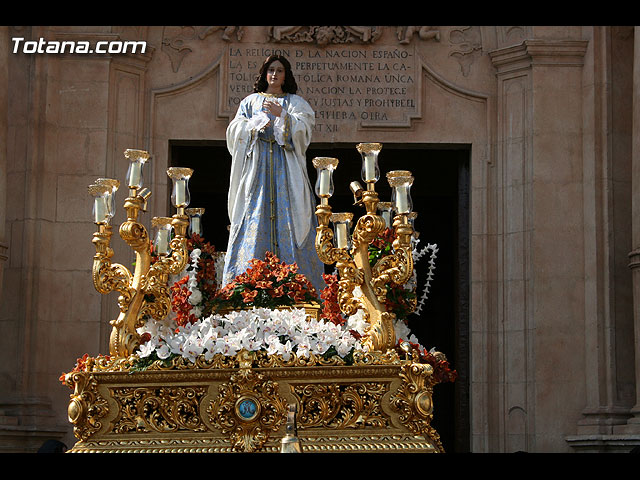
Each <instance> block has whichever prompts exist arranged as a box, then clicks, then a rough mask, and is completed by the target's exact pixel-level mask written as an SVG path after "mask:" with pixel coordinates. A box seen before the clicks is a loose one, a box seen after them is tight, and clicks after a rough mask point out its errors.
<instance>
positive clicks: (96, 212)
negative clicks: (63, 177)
mask: <svg viewBox="0 0 640 480" xmlns="http://www.w3.org/2000/svg"><path fill="white" fill-rule="evenodd" d="M110 194H111V188H110V187H108V186H107V185H89V195H91V196H92V197H93V221H94V223H96V224H97V225H108V224H109V219H110V218H111V217H110V216H109V202H110V200H109V195H110Z"/></svg>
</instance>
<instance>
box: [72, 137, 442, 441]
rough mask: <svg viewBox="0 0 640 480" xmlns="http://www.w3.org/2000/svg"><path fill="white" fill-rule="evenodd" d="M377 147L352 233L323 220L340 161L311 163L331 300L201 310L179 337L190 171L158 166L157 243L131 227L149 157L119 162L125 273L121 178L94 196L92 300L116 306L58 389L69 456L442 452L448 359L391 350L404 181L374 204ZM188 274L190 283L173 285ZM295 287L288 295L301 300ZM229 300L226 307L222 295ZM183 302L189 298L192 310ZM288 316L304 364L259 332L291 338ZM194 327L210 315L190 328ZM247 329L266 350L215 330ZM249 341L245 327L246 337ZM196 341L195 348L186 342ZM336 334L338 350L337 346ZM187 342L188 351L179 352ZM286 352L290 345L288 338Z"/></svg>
mask: <svg viewBox="0 0 640 480" xmlns="http://www.w3.org/2000/svg"><path fill="white" fill-rule="evenodd" d="M381 148H382V145H381V144H379V143H363V144H358V145H357V149H358V151H359V152H360V154H361V157H362V180H363V181H364V182H365V186H364V187H362V186H361V185H360V183H359V182H356V181H354V182H352V183H351V185H350V188H351V191H352V193H353V196H354V201H355V204H356V205H358V206H360V207H363V208H364V210H365V212H364V214H363V215H362V216H361V217H360V218H359V219H358V220H357V222H355V225H354V227H353V231H352V232H351V224H352V220H353V214H352V213H333V212H332V209H331V206H330V205H329V199H330V197H331V196H332V194H333V174H334V171H335V170H336V168H337V166H338V159H335V158H328V157H318V158H315V159H314V160H313V164H314V166H315V167H316V169H317V181H316V186H315V191H316V194H317V196H318V197H319V199H320V203H319V204H318V205H317V208H316V212H315V214H316V217H317V219H318V227H317V232H316V251H317V254H318V256H319V258H320V259H321V260H322V262H324V263H325V264H328V265H334V264H335V268H336V271H337V275H335V276H334V278H336V281H335V282H334V283H333V284H332V286H331V287H332V290H331V291H332V292H333V295H327V296H325V295H323V296H322V299H319V298H318V299H317V300H308V297H305V299H306V300H305V301H301V300H300V298H302V297H297V296H295V297H293V296H292V295H293V294H288V295H284V296H283V297H282V298H283V299H288V302H285V303H284V304H283V305H282V306H277V307H273V308H272V309H265V308H262V309H260V308H256V306H255V305H257V303H254V304H252V303H250V302H248V303H247V306H246V307H244V308H238V307H235V308H229V306H228V304H227V306H226V307H225V308H222V305H223V303H219V304H217V307H216V306H215V302H214V303H213V305H214V307H213V308H210V309H209V310H206V311H204V312H203V311H201V310H199V311H198V315H192V316H191V317H190V319H191V320H190V321H188V322H186V323H185V322H183V323H182V324H180V325H178V326H177V325H175V324H172V323H171V322H172V320H171V315H172V307H175V303H176V302H177V298H176V295H177V294H176V293H175V292H176V291H177V290H175V285H178V284H182V285H186V284H187V283H188V280H189V279H190V280H191V281H194V282H195V280H194V278H195V273H194V270H193V268H195V267H193V268H191V267H190V265H192V264H193V259H194V258H196V257H194V255H196V254H197V253H200V250H199V249H197V250H196V249H195V248H194V246H193V243H192V242H191V240H190V237H191V238H198V239H199V240H201V239H200V237H199V236H198V233H199V232H200V230H199V222H200V221H201V217H202V214H203V210H202V209H194V208H191V209H189V208H187V207H188V206H189V203H190V194H189V188H188V183H189V179H190V177H191V175H192V173H193V171H192V170H191V169H189V168H177V167H173V168H169V169H168V171H167V175H168V176H169V177H170V178H171V180H172V182H173V188H172V194H171V200H172V204H173V206H174V208H175V210H176V213H175V214H174V215H173V216H172V217H154V218H153V219H152V222H151V224H152V226H153V227H154V229H155V235H154V236H153V238H151V236H150V235H149V233H148V231H147V229H146V228H145V226H144V225H143V224H142V222H141V219H140V216H141V214H143V213H144V212H146V210H147V200H148V197H149V195H150V192H149V190H148V189H147V188H145V187H144V186H143V181H142V177H143V176H142V172H143V167H144V165H145V163H146V162H148V161H149V159H150V156H149V154H148V153H147V152H146V151H142V150H127V151H126V152H125V154H124V156H125V158H126V159H127V160H128V161H129V169H128V173H127V185H126V186H127V188H128V196H127V198H126V199H125V201H124V209H125V211H126V215H127V219H126V220H125V221H124V222H123V223H122V224H121V225H120V228H119V234H120V237H121V238H122V239H123V240H124V241H125V242H126V243H127V244H128V245H129V246H130V247H131V249H132V250H133V251H134V252H135V269H134V271H133V272H132V271H131V270H130V269H129V268H127V267H126V266H124V265H123V264H118V263H114V262H113V261H112V260H113V254H114V252H113V249H112V248H111V240H112V234H113V231H112V226H111V225H110V222H111V220H112V218H113V216H114V212H115V201H114V199H115V193H116V191H117V190H118V188H119V181H117V180H115V179H98V180H97V181H96V182H95V184H93V185H91V186H89V193H90V194H91V195H92V196H93V198H94V206H93V212H94V221H95V223H96V224H97V225H98V231H96V232H95V233H94V235H93V243H94V245H95V250H96V253H95V256H94V260H93V283H94V286H95V288H96V290H97V291H98V292H100V293H101V294H110V293H112V292H116V293H117V294H118V299H117V303H118V308H119V315H118V317H117V318H116V319H114V320H112V321H111V325H112V331H111V336H110V340H109V354H108V355H98V356H96V357H89V356H88V355H87V354H85V355H84V357H82V358H81V359H79V360H78V363H77V364H76V366H75V368H74V369H73V370H72V371H71V372H69V373H66V374H64V375H63V376H62V377H61V380H62V382H63V383H64V384H65V385H67V386H68V387H70V388H71V389H72V390H73V393H72V394H71V398H70V402H69V406H68V418H69V421H70V422H71V424H72V425H73V428H74V434H75V436H76V438H77V439H78V442H77V443H76V444H75V445H74V447H73V448H72V449H71V450H70V451H71V452H362V451H374V452H442V451H444V450H443V446H442V442H441V440H440V436H439V434H438V432H437V431H436V430H435V428H433V426H432V425H431V422H432V419H433V414H434V407H433V396H432V395H433V388H434V386H435V385H436V384H438V383H440V382H445V381H453V380H454V379H455V371H452V370H450V369H449V367H448V363H447V360H446V357H445V356H444V355H443V354H442V353H439V352H434V351H431V352H427V351H426V350H425V349H423V348H422V347H420V346H419V345H416V344H415V343H412V342H408V341H400V342H399V341H398V338H397V335H396V333H395V332H396V327H395V326H394V325H395V324H396V323H397V321H398V319H397V318H396V314H395V313H394V312H393V311H392V309H391V308H390V307H389V302H387V296H388V294H389V290H390V289H392V288H398V287H400V288H404V287H405V286H406V284H407V282H409V281H410V279H411V278H412V275H414V256H415V254H414V250H413V246H412V236H413V235H414V230H413V227H412V215H413V212H412V206H411V196H410V188H411V185H412V182H413V176H412V174H411V173H410V172H408V171H402V170H396V171H392V172H389V173H388V174H387V179H388V181H389V184H390V186H391V187H392V191H393V195H392V197H393V198H392V202H391V203H390V202H381V201H379V198H378V193H377V192H376V190H375V185H376V182H377V181H378V180H379V178H380V170H379V166H378V156H379V153H380V151H381ZM391 209H393V211H394V212H395V216H394V217H393V219H392V218H391V216H390V215H389V214H390V211H391ZM391 220H393V221H392V223H391ZM330 223H333V228H331V227H330V226H329V225H330ZM382 236H385V238H387V240H388V242H389V244H388V245H387V249H386V251H385V254H384V255H378V256H376V258H373V259H372V257H371V246H372V245H373V244H374V243H376V242H378V243H377V244H379V242H380V241H381V240H380V239H381V237H382ZM190 242H191V243H190ZM218 255H220V254H218ZM196 256H197V255H196ZM271 260H273V258H272V259H271ZM276 260H277V259H276ZM196 264H197V262H196ZM256 265H257V264H256ZM260 265H261V266H262V267H264V266H265V265H276V264H274V263H271V264H269V263H264V262H263V263H261V264H260ZM276 267H277V268H282V267H283V265H282V264H277V265H276V266H274V267H273V268H276ZM287 268H288V266H287ZM290 270H291V269H290ZM185 271H188V272H190V273H189V275H187V277H184V281H181V282H176V279H177V278H181V277H182V276H183V275H184V273H185ZM294 273H295V272H294ZM200 278H201V277H200ZM290 278H293V279H298V280H299V278H300V277H299V276H296V275H292V276H291V277H290ZM292 281H293V280H292ZM300 281H302V282H304V281H305V280H304V279H302V280H300ZM205 282H206V279H205ZM263 283H264V282H263ZM244 285H246V284H244ZM219 287H220V286H219V285H218V287H214V288H213V290H212V291H213V293H212V294H211V296H212V298H219V297H220V296H221V295H222V294H221V293H220V292H222V291H223V289H220V288H219ZM293 287H294V288H293V289H292V290H290V292H293V291H294V290H295V291H296V292H299V291H300V288H298V287H296V285H294V286H293ZM216 288H217V290H216ZM236 290H238V291H239V290H242V289H241V288H240V289H238V288H236ZM327 290H329V288H328V289H327ZM235 293H237V291H236V292H235ZM226 294H227V297H226V298H228V295H229V288H227V292H226ZM241 294H242V295H244V297H243V298H244V300H245V301H247V299H254V300H255V297H256V292H251V291H249V289H247V287H246V286H245V287H244V290H243V291H241ZM296 295H297V294H296ZM292 298H295V299H296V301H295V302H293V300H292ZM413 298H414V300H413V305H412V306H413V308H414V309H415V296H414V297H413ZM192 300H193V298H191V299H189V298H188V297H187V302H189V301H192ZM292 302H293V303H292ZM192 303H194V302H193V301H192ZM410 303H411V301H410ZM322 304H324V305H322ZM252 305H253V306H252ZM189 308H191V306H190V305H189ZM198 308H200V307H198ZM332 309H333V311H334V312H338V315H337V317H338V318H340V319H342V320H341V321H342V324H341V321H335V319H333V320H328V319H327V318H324V317H326V316H328V315H324V316H323V312H327V311H331V310H332ZM292 312H293V313H292ZM243 315H244V316H243ZM252 315H253V317H252ZM270 315H271V316H272V317H270ZM283 315H284V317H283ZM286 315H298V317H296V318H302V319H303V323H302V326H300V324H297V326H296V329H297V332H298V333H299V332H300V330H306V331H307V332H309V331H310V330H311V329H315V330H314V331H313V332H311V333H310V334H309V336H307V337H306V338H307V339H308V338H309V337H310V336H311V334H313V335H314V338H315V340H314V342H315V343H314V348H316V350H313V351H310V350H309V349H308V348H307V347H308V345H303V344H302V342H300V343H298V344H297V345H296V346H295V347H294V348H293V349H291V348H289V349H288V350H287V349H284V347H283V344H284V343H285V340H284V337H285V334H284V333H282V332H280V333H279V334H278V335H280V337H279V339H280V341H281V343H278V341H277V339H276V340H274V335H271V336H269V337H267V335H266V334H265V331H266V330H269V329H273V328H274V327H273V323H274V322H277V323H279V324H282V323H283V318H284V319H285V320H287V321H288V322H289V323H288V325H289V328H292V327H291V325H292V324H293V322H292V320H291V318H292V317H288V316H286ZM204 316H207V318H206V319H202V318H198V317H204ZM257 317H260V319H261V321H262V322H263V323H262V324H261V330H260V329H256V328H254V329H253V334H254V336H258V335H259V336H260V337H261V339H263V340H264V341H265V342H266V343H265V344H262V345H258V343H257V341H256V339H255V338H254V339H251V338H247V336H246V335H244V337H243V342H244V343H242V345H240V346H239V345H238V344H236V343H234V345H230V343H231V341H230V340H229V339H230V338H231V336H226V337H224V336H222V333H220V332H222V331H223V326H224V328H228V327H229V326H231V325H233V324H234V323H235V324H238V323H239V322H240V321H241V320H242V321H245V320H246V319H247V318H257ZM347 318H349V319H353V318H356V319H359V321H360V325H361V326H363V327H362V328H361V330H360V332H359V333H358V332H357V331H354V329H355V327H353V329H351V330H350V328H352V327H350V326H348V325H346V324H345V323H344V321H345V319H347ZM272 319H276V320H274V321H273V322H272ZM173 321H175V320H173ZM270 322H271V323H270ZM285 323H286V322H285ZM167 325H168V326H169V328H168V330H167V331H168V332H169V334H168V335H167V336H165V337H164V338H163V340H164V341H159V342H157V343H156V344H155V346H156V347H157V348H158V349H157V351H155V352H154V354H153V355H150V354H149V351H150V350H149V345H150V344H151V343H152V342H151V341H149V333H148V332H149V331H152V332H155V331H157V330H159V328H160V327H159V326H165V327H166V326H167ZM345 325H346V326H345ZM198 329H199V330H198ZM248 329H249V328H248V327H247V326H246V325H245V328H243V334H245V333H246V332H245V330H248ZM196 330H198V335H199V336H197V335H196V336H194V332H196ZM203 332H206V334H205V335H202V333H203ZM318 332H320V333H318ZM327 332H331V335H333V336H332V337H331V338H333V339H337V338H339V339H340V342H342V343H341V345H342V349H341V348H340V346H338V347H337V348H336V346H335V345H323V346H322V347H320V346H319V345H320V344H321V343H322V342H321V341H320V340H319V339H320V337H321V336H322V337H323V338H326V337H327V335H326V334H327ZM236 333H237V332H236ZM189 335H191V337H189ZM293 336H294V334H291V338H293ZM196 337H197V338H196ZM346 337H348V347H344V345H345V343H344V341H343V340H344V339H345V338H346ZM186 338H189V339H190V340H189V341H190V342H191V343H190V346H189V347H187V346H186V343H187V340H185V339H186ZM194 338H196V340H193V339H194ZM234 338H235V339H237V338H238V336H235V337H234ZM296 338H299V337H296ZM336 341H337V340H336ZM180 342H183V343H182V344H181V343H180ZM225 342H227V344H225ZM234 342H235V340H234ZM273 342H275V343H276V344H277V346H278V347H279V348H280V349H279V350H278V349H275V347H274V345H275V344H274V343H273ZM214 345H215V348H214ZM256 345H258V346H256ZM264 345H268V347H265V346H264ZM286 345H289V346H290V342H289V340H287V343H286ZM232 347H234V348H232ZM207 348H208V350H207ZM320 348H321V349H320ZM163 349H164V350H163ZM318 349H320V350H318ZM347 349H348V351H347ZM161 351H163V352H164V353H163V354H160V353H159V352H161ZM143 352H145V353H143Z"/></svg>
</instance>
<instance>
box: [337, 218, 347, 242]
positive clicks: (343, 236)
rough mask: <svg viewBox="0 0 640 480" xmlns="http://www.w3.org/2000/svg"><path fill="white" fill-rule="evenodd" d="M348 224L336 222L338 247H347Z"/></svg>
mask: <svg viewBox="0 0 640 480" xmlns="http://www.w3.org/2000/svg"><path fill="white" fill-rule="evenodd" d="M347 235H348V233H347V224H346V223H342V222H341V223H338V224H336V246H337V247H338V248H347Z"/></svg>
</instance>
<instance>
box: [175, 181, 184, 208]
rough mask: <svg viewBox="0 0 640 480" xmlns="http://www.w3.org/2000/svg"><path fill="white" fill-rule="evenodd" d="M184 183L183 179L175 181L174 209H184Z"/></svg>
mask: <svg viewBox="0 0 640 480" xmlns="http://www.w3.org/2000/svg"><path fill="white" fill-rule="evenodd" d="M186 187H187V186H186V181H185V180H184V179H182V178H181V179H179V180H176V184H175V189H176V207H184V206H185V202H186V191H187V189H186Z"/></svg>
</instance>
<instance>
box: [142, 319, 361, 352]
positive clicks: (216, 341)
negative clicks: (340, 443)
mask: <svg viewBox="0 0 640 480" xmlns="http://www.w3.org/2000/svg"><path fill="white" fill-rule="evenodd" d="M366 328H367V324H366V322H364V321H363V319H362V316H353V317H352V318H351V319H350V321H349V322H347V323H346V324H345V325H344V326H340V325H336V324H334V323H332V322H326V321H323V320H316V319H313V318H308V317H307V314H306V312H305V310H304V309H295V308H294V309H286V310H272V309H268V308H253V309H251V310H236V311H231V312H228V313H226V314H224V315H220V314H213V315H210V316H208V317H206V318H201V319H198V320H197V321H195V322H193V323H187V324H185V325H182V326H180V327H178V328H174V327H173V325H171V323H170V322H167V321H165V322H147V324H146V325H145V326H143V327H140V328H139V329H138V333H139V334H140V335H141V337H142V339H143V343H142V344H141V346H140V351H139V356H140V357H141V358H143V359H144V358H150V359H151V360H154V359H160V360H166V359H169V358H171V357H173V356H182V357H184V358H186V359H188V360H190V361H191V362H195V361H196V359H197V358H198V357H199V356H201V355H202V356H203V357H204V359H205V360H210V359H211V358H213V356H214V355H216V354H221V355H225V356H234V355H236V354H237V353H238V352H239V351H241V350H243V349H244V350H247V351H259V350H265V351H266V352H267V354H269V355H276V354H277V355H281V356H282V358H283V360H285V361H287V360H289V359H290V358H291V356H292V355H294V354H295V355H296V356H298V357H309V355H310V354H313V355H318V356H325V357H330V356H333V355H338V356H340V357H341V358H343V359H345V361H349V358H350V357H351V355H352V354H353V352H354V350H358V349H362V345H361V343H360V342H359V341H358V337H357V336H356V335H354V334H353V332H359V333H364V331H365V330H366Z"/></svg>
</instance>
